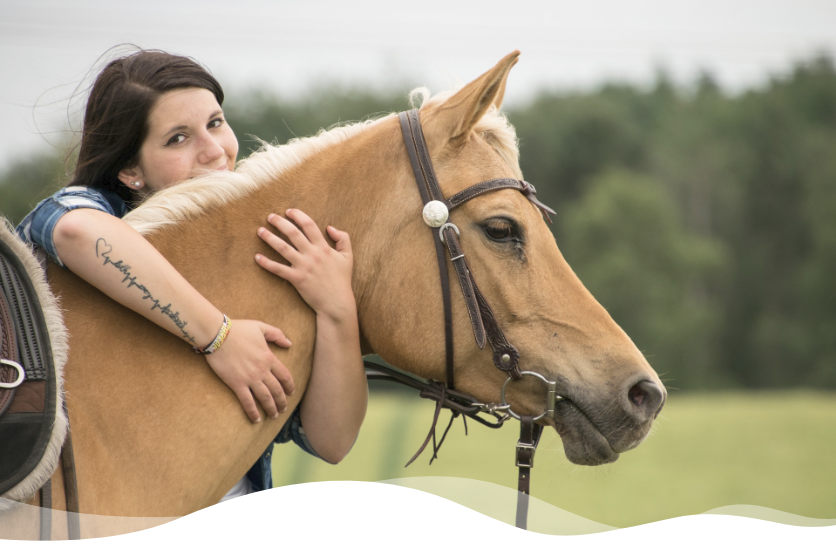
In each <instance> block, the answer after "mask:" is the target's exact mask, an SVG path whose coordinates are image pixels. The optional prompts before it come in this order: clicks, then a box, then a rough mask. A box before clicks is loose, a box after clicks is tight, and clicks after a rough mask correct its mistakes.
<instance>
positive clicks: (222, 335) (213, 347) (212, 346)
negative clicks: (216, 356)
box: [192, 314, 232, 355]
mask: <svg viewBox="0 0 836 558" xmlns="http://www.w3.org/2000/svg"><path fill="white" fill-rule="evenodd" d="M230 329H232V322H230V321H229V317H227V315H226V314H224V323H222V324H221V329H219V330H218V334H217V335H216V336H215V339H213V340H212V342H211V343H209V344H208V345H206V347H204V348H203V349H198V348H197V347H192V350H193V351H194V352H196V353H197V354H199V355H211V354H212V353H214V352H215V351H217V350H218V349H220V348H221V345H223V342H224V341H225V340H226V336H227V335H229V330H230Z"/></svg>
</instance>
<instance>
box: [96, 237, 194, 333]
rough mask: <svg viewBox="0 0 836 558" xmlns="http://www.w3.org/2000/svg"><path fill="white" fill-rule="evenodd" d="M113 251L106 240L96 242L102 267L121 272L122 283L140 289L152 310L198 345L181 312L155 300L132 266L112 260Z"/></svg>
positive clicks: (169, 304)
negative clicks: (109, 266) (132, 271)
mask: <svg viewBox="0 0 836 558" xmlns="http://www.w3.org/2000/svg"><path fill="white" fill-rule="evenodd" d="M112 251H113V246H111V245H110V244H108V243H107V240H105V239H104V238H100V239H98V240H97V241H96V257H98V258H102V260H103V261H102V265H112V266H113V267H115V268H116V269H117V270H119V272H120V273H121V274H122V275H123V278H122V282H123V283H127V288H128V289H130V288H131V287H134V288H136V289H138V290H139V291H140V292H141V293H142V298H143V300H148V301H150V302H151V310H157V309H159V311H160V312H162V313H163V315H165V316H168V318H169V319H170V320H171V321H172V322H174V325H176V326H177V327H178V329H180V333H182V334H183V338H184V339H186V340H188V341H189V342H190V343H191V344H192V345H197V341H195V340H194V337H192V336H191V334H190V333H189V332H187V331H186V325H187V324H188V323H189V322H187V321H185V320H183V319H181V318H180V312H179V311H178V312H174V311H173V310H172V309H171V303H170V302H169V303H168V304H166V305H165V306H163V305H162V304H160V299H158V298H154V295H152V294H151V291H149V290H148V288H147V287H146V286H145V285H143V284H142V283H139V282H137V276H136V275H131V266H130V265H128V264H126V263H125V262H124V261H122V260H118V261H113V260H112V259H110V256H108V254H110V253H111V252H112Z"/></svg>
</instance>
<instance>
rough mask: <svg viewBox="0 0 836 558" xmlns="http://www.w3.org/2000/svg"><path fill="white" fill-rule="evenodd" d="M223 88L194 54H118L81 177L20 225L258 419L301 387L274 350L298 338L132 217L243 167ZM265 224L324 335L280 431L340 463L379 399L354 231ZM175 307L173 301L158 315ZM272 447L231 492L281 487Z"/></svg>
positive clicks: (279, 220)
mask: <svg viewBox="0 0 836 558" xmlns="http://www.w3.org/2000/svg"><path fill="white" fill-rule="evenodd" d="M223 98H224V96H223V90H222V89H221V86H220V84H219V83H218V82H217V81H216V80H215V78H214V77H213V76H212V75H211V74H209V72H208V71H207V70H206V69H204V68H203V67H202V66H201V65H200V64H198V63H197V62H195V61H194V60H192V59H190V58H186V57H182V56H175V55H171V54H168V53H165V52H161V51H151V50H147V51H139V52H136V53H134V54H131V55H129V56H125V57H121V58H117V59H116V60H113V61H112V62H110V63H109V64H108V65H107V66H106V67H105V68H104V70H102V72H101V73H100V74H99V75H98V77H97V78H96V80H95V82H94V84H93V87H92V89H91V91H90V96H89V99H88V102H87V107H86V111H85V115H84V125H83V129H82V138H81V146H80V150H79V156H78V163H77V165H76V169H75V174H74V177H73V180H72V182H70V184H69V185H68V186H67V187H66V188H64V189H62V190H60V191H59V192H57V193H56V194H54V195H53V196H51V197H49V198H47V199H46V200H44V201H42V202H41V203H40V204H38V206H37V207H36V208H35V209H34V210H33V211H32V212H31V213H30V214H29V215H27V216H26V217H25V218H24V220H23V221H22V222H21V224H20V225H19V226H18V228H17V232H18V235H19V236H21V237H22V238H23V239H24V240H26V241H28V242H29V243H31V244H33V245H35V246H39V247H41V248H43V249H44V250H45V251H46V253H47V254H49V256H50V257H52V259H54V260H55V262H57V263H58V264H59V265H61V266H64V267H67V268H69V269H70V270H71V271H73V272H74V273H75V274H77V275H78V276H79V277H81V278H82V279H84V280H85V281H87V282H88V283H90V284H91V285H93V286H95V287H96V288H98V289H99V290H101V291H102V292H103V293H105V294H107V295H108V296H109V297H111V298H112V299H114V300H115V301H117V302H119V303H120V304H122V305H124V306H126V307H128V308H130V309H131V310H134V311H135V312H137V313H138V314H140V315H141V316H143V317H144V318H146V319H148V320H151V321H152V322H154V323H155V324H157V325H158V326H160V327H162V328H164V329H165V330H167V331H169V332H171V333H172V334H174V335H177V336H178V337H180V338H181V339H183V340H184V341H186V342H188V343H190V344H191V345H192V348H193V350H194V351H195V352H197V353H201V354H203V355H205V358H206V360H207V362H208V363H209V365H210V366H211V367H212V370H214V371H215V373H216V374H217V375H218V377H219V378H220V379H221V380H223V382H224V383H226V385H227V386H229V388H230V389H231V390H232V391H233V392H234V393H235V394H236V395H237V397H238V399H239V401H240V402H241V405H242V407H243V410H244V412H246V414H247V415H248V416H249V417H250V419H251V420H252V421H253V422H259V421H261V420H262V415H261V411H260V410H259V406H260V407H261V410H263V412H264V414H265V415H266V416H267V417H270V418H271V419H275V418H278V416H279V414H281V413H283V412H285V410H286V407H287V401H286V397H285V394H291V393H293V389H294V386H293V379H292V377H291V375H290V373H289V372H288V370H287V369H286V368H285V367H284V365H282V363H281V362H280V361H279V360H278V359H277V358H276V357H275V356H274V355H273V353H272V352H271V351H270V348H269V343H274V344H276V345H278V346H281V347H289V346H290V340H288V339H287V338H286V337H285V335H284V334H283V333H282V331H281V330H280V329H278V328H277V327H275V326H274V325H270V324H265V323H262V322H257V321H251V320H246V319H235V320H230V319H229V318H228V317H227V316H226V315H225V314H224V313H223V312H222V310H221V309H218V308H215V307H214V306H213V305H212V304H211V303H210V302H209V301H208V300H206V299H205V298H204V297H203V296H202V295H201V294H200V293H199V292H197V291H196V290H195V289H194V288H193V287H192V286H191V285H190V284H189V283H188V282H187V281H186V280H185V279H184V278H183V277H182V276H181V275H180V274H179V273H178V272H177V271H176V270H175V269H174V267H173V266H172V265H171V264H170V263H169V262H168V261H166V259H165V258H164V257H163V256H162V255H161V254H160V253H159V252H158V251H157V250H156V249H155V248H154V247H153V246H152V245H151V244H149V243H148V241H146V240H145V238H144V237H142V236H141V235H139V234H138V233H137V232H136V231H134V230H133V229H132V228H131V227H129V226H128V225H127V224H125V223H124V222H123V221H122V220H121V218H122V217H123V216H124V215H125V214H126V213H127V212H128V211H129V210H130V209H132V208H134V207H136V206H137V205H139V204H141V203H142V202H143V201H144V200H145V199H146V198H147V197H148V196H150V195H152V194H153V193H154V192H156V191H158V190H162V189H165V188H169V187H171V186H173V185H174V184H176V183H178V182H181V181H184V180H187V179H189V178H192V177H195V176H198V175H200V174H204V173H207V172H221V173H223V172H231V171H233V168H234V165H235V160H236V157H237V155H238V142H237V140H236V138H235V135H234V134H233V132H232V129H231V128H230V127H229V125H228V124H227V122H226V121H225V120H224V115H223V110H222V109H221V105H222V103H223ZM266 220H267V222H269V223H270V224H271V225H273V226H274V227H276V228H277V229H278V230H279V231H281V232H282V233H283V234H285V235H286V236H287V237H288V239H292V240H291V243H290V244H289V243H287V242H284V241H283V240H282V239H280V238H279V237H278V236H276V235H274V234H273V233H271V232H270V231H268V230H267V229H266V228H264V227H260V228H259V230H258V231H253V232H254V234H255V233H257V234H258V235H259V237H260V238H261V239H262V240H264V241H265V242H266V243H267V244H269V245H270V246H271V247H272V248H274V249H275V250H276V251H277V252H279V253H280V254H281V255H282V256H283V257H284V258H285V259H286V260H287V261H288V262H289V263H290V265H289V266H288V265H283V264H280V263H278V262H275V261H273V260H271V259H269V258H267V257H266V256H263V255H261V254H254V255H253V256H254V257H255V260H256V262H258V264H259V265H261V266H262V267H263V268H265V269H266V270H268V271H270V272H272V273H275V274H276V275H278V276H280V277H282V278H284V279H286V280H288V281H289V282H291V283H292V284H293V285H294V286H295V287H296V288H297V290H298V291H299V294H300V295H301V296H302V297H303V298H304V299H305V301H306V302H307V303H308V305H310V306H311V308H313V310H314V311H315V312H316V332H317V333H316V335H317V337H316V344H315V349H314V351H315V352H314V361H313V362H314V365H313V372H312V375H311V379H310V382H309V385H308V388H307V391H306V393H305V396H304V399H303V400H302V403H301V404H300V405H299V407H298V408H297V410H296V412H294V413H293V415H292V416H291V417H290V418H289V419H288V421H287V423H286V424H285V427H284V428H283V429H282V432H281V433H280V434H279V436H278V437H277V438H276V441H277V442H287V441H288V440H290V439H293V440H294V441H295V442H296V443H297V444H298V445H300V446H301V447H302V448H303V449H305V450H306V451H307V452H309V453H311V454H313V455H316V456H318V457H321V458H322V459H324V460H326V461H328V462H331V463H336V462H338V461H340V460H341V459H342V458H343V457H345V455H346V454H347V453H348V451H349V450H350V449H351V446H352V445H353V443H354V440H355V439H356V437H357V433H358V431H359V428H360V425H361V423H362V421H363V418H364V416H365V411H366V404H367V399H368V388H367V384H366V379H365V372H364V369H363V363H362V357H361V353H360V345H359V343H360V342H359V330H358V325H357V315H356V305H355V302H354V295H353V293H352V291H351V270H352V252H351V243H350V240H349V237H348V234H347V233H346V232H343V231H339V230H337V229H335V228H334V227H331V226H329V227H328V228H327V233H328V235H329V236H330V237H331V239H332V240H333V241H334V242H335V243H336V248H335V249H334V248H331V247H330V245H329V244H328V243H327V242H326V241H325V239H324V238H323V235H322V233H321V232H320V231H319V228H318V227H317V226H316V225H315V224H314V223H313V221H312V220H311V219H310V218H309V217H308V216H307V215H305V214H304V213H303V212H302V211H300V210H298V209H290V210H288V211H287V214H286V215H285V216H279V215H273V214H271V215H269V216H267V219H266ZM294 223H295V224H294ZM296 225H299V228H297V226H296ZM300 228H301V231H303V232H299V231H300ZM102 238H107V242H108V244H109V245H111V246H112V247H113V248H112V250H113V252H114V253H115V254H120V253H121V254H130V258H131V273H132V274H134V275H136V276H137V277H141V278H142V281H143V283H144V285H145V287H147V289H148V290H149V291H151V292H153V293H154V297H155V298H158V299H159V300H160V304H159V305H155V306H156V308H152V306H151V305H149V304H147V300H146V299H144V298H143V296H144V295H143V293H142V292H140V291H139V290H138V289H126V288H125V286H124V284H123V283H122V280H123V279H124V275H123V274H122V273H120V272H119V270H117V269H116V268H114V267H112V266H102V265H101V262H100V261H99V259H98V258H97V257H96V250H95V248H96V246H97V242H98V240H99V239H102ZM265 273H266V272H265ZM166 305H169V306H168V309H169V311H168V312H163V311H161V308H162V307H165V306H166ZM195 358H203V357H198V356H195ZM303 425H304V428H303ZM269 450H270V448H267V451H265V454H264V455H263V456H262V458H261V459H260V460H259V461H258V462H257V463H256V464H255V465H254V466H253V469H251V470H250V472H249V473H248V474H247V476H246V477H244V478H243V479H241V481H240V482H239V483H238V484H237V485H236V486H235V487H233V489H232V490H231V491H230V493H229V494H227V496H226V497H225V498H224V499H226V498H227V497H231V496H236V495H240V494H246V493H247V492H250V491H255V490H261V489H265V488H270V487H271V486H272V477H271V473H270V455H271V452H270V451H269Z"/></svg>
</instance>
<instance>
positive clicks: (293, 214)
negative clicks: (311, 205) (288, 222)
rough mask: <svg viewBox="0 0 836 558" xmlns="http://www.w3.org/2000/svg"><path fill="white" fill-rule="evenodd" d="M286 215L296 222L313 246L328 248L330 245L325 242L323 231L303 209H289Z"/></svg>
mask: <svg viewBox="0 0 836 558" xmlns="http://www.w3.org/2000/svg"><path fill="white" fill-rule="evenodd" d="M286 215H287V216H288V217H290V218H291V219H293V220H294V221H296V223H297V224H298V225H299V226H300V227H301V228H302V232H304V233H305V236H306V237H307V239H308V240H309V241H310V243H311V244H314V245H316V246H319V247H320V248H328V243H327V242H325V237H323V236H322V231H320V230H319V227H317V226H316V223H315V222H314V220H313V219H311V218H310V217H308V216H307V215H306V214H305V212H304V211H302V210H301V209H288V210H287V213H286Z"/></svg>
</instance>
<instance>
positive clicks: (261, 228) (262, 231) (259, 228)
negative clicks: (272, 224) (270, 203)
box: [258, 227, 267, 234]
mask: <svg viewBox="0 0 836 558" xmlns="http://www.w3.org/2000/svg"><path fill="white" fill-rule="evenodd" d="M265 230H267V229H265V228H264V227H258V234H264V231H265Z"/></svg>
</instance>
